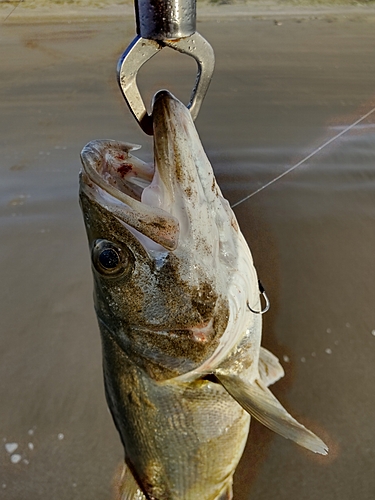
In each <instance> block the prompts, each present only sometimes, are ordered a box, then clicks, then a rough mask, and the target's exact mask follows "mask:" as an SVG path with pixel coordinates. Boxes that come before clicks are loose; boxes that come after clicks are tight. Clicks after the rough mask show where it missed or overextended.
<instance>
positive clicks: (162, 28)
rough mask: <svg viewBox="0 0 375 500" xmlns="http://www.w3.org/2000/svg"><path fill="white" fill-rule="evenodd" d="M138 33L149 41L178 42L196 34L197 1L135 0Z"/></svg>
mask: <svg viewBox="0 0 375 500" xmlns="http://www.w3.org/2000/svg"><path fill="white" fill-rule="evenodd" d="M135 11H136V20H137V33H138V35H139V36H141V37H142V38H147V39H149V40H159V41H162V40H176V39H179V38H184V37H187V36H190V35H192V34H193V33H195V29H196V0H135Z"/></svg>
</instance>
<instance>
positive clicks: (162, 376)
mask: <svg viewBox="0 0 375 500" xmlns="http://www.w3.org/2000/svg"><path fill="white" fill-rule="evenodd" d="M81 206H82V210H83V213H84V217H85V223H86V228H87V234H88V239H89V245H90V248H92V246H93V244H94V242H95V240H97V239H106V240H110V241H112V242H113V243H115V244H116V245H118V246H119V247H121V248H122V249H123V252H126V254H127V262H128V266H126V267H127V268H126V269H124V273H123V274H122V275H121V276H119V277H108V276H105V275H103V274H101V273H100V272H98V270H97V269H96V268H95V266H94V264H93V275H94V286H95V294H94V295H95V309H96V312H97V316H98V320H99V325H100V330H101V337H102V345H103V369H104V380H105V390H106V397H107V402H108V405H109V408H110V410H111V413H112V416H113V419H114V422H115V425H116V427H117V429H118V431H119V433H120V436H121V440H122V442H123V445H124V450H125V460H126V463H127V465H128V466H129V468H130V470H131V472H132V473H133V475H134V477H135V478H136V480H137V482H138V484H139V486H140V487H141V489H142V491H143V493H144V494H145V496H146V498H149V499H157V500H182V499H184V500H196V499H198V498H199V499H200V500H214V499H217V498H231V482H232V475H233V472H234V469H235V466H236V465H237V462H238V461H239V459H240V457H241V454H242V451H243V445H244V442H245V441H246V436H247V433H248V425H249V420H250V418H249V416H248V415H247V414H246V413H245V412H244V411H243V410H242V408H241V407H240V406H239V405H238V404H237V403H236V402H235V401H234V400H233V398H232V397H231V396H230V395H229V394H228V393H227V392H226V391H225V390H224V389H223V388H222V387H221V385H219V384H217V383H215V382H212V381H210V380H196V381H193V382H189V383H176V382H174V381H173V378H172V377H175V376H176V375H178V374H181V373H185V372H187V371H189V370H191V369H192V368H194V367H196V366H197V365H199V364H200V363H201V362H202V360H204V359H206V358H207V357H208V356H209V355H211V354H212V352H213V351H214V350H215V348H216V346H217V342H218V339H219V338H220V336H221V335H222V333H223V331H224V330H225V327H226V324H227V317H228V308H227V303H226V300H225V299H223V298H221V297H218V295H217V293H216V292H215V289H214V284H212V283H210V282H209V281H207V280H206V279H205V277H204V275H203V274H202V283H201V290H196V289H193V290H192V289H191V288H189V286H188V284H186V283H183V282H182V281H181V279H180V277H179V272H178V268H179V265H180V264H179V260H178V258H177V257H176V256H175V255H174V253H173V252H169V253H168V256H167V258H166V259H165V262H163V263H158V262H156V261H155V260H154V259H152V258H151V257H150V256H149V254H148V253H147V252H146V251H145V249H144V248H143V246H142V245H141V244H140V243H139V241H138V240H137V239H136V238H135V237H134V236H133V235H132V234H131V233H130V232H129V231H127V230H126V228H125V227H124V225H123V224H122V223H121V222H120V221H119V220H118V219H116V217H114V216H113V215H112V214H111V213H109V212H107V211H106V210H105V209H104V208H103V207H102V206H101V205H100V204H98V203H96V202H95V201H94V200H92V199H90V198H89V197H88V196H87V195H86V194H85V193H83V192H81ZM202 297H204V299H202ZM212 316H214V318H215V321H214V330H215V334H214V335H213V336H212V338H211V339H209V341H207V342H198V341H196V340H194V338H193V336H192V335H191V334H190V332H189V331H188V330H184V329H185V328H187V327H189V326H194V325H196V324H200V323H202V322H203V321H207V320H208V319H210V318H211V317H212ZM162 329H164V330H165V332H164V333H159V332H160V331H161V330H162Z"/></svg>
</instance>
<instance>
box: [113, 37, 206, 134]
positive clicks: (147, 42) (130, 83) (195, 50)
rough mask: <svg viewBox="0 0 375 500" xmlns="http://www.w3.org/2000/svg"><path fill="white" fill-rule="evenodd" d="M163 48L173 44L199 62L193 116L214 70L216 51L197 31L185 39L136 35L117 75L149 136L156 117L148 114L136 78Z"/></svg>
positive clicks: (175, 47) (123, 57) (134, 112)
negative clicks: (153, 118) (152, 38)
mask: <svg viewBox="0 0 375 500" xmlns="http://www.w3.org/2000/svg"><path fill="white" fill-rule="evenodd" d="M163 47H170V48H171V49H173V50H177V51H178V52H181V53H182V54H186V55H188V56H191V57H193V58H194V59H195V60H196V62H197V64H198V72H197V78H196V82H195V85H194V88H193V91H192V95H191V98H190V102H189V104H188V106H187V107H188V108H189V109H190V112H191V115H192V117H193V119H195V118H196V117H197V115H198V112H199V109H200V107H201V104H202V102H203V99H204V96H205V95H206V92H207V89H208V86H209V84H210V81H211V77H212V73H213V71H214V65H215V57H214V51H213V49H212V47H211V45H210V44H209V43H208V42H207V40H206V39H205V38H203V37H202V36H201V35H200V34H199V33H197V32H195V33H193V34H192V35H190V36H187V37H185V38H180V39H177V40H163V41H161V40H151V39H148V38H142V37H140V36H136V37H135V38H134V40H133V41H132V43H131V44H130V45H129V47H128V48H127V49H126V50H125V52H124V53H123V55H122V56H121V58H120V60H119V63H118V66H117V78H118V83H119V85H120V88H121V91H122V93H123V96H124V98H125V101H126V103H127V104H128V106H129V108H130V111H131V112H132V113H133V115H134V117H135V118H136V120H137V121H138V123H139V124H140V126H141V128H142V130H143V131H144V132H146V134H148V135H152V134H153V126H152V116H151V115H149V114H148V113H147V109H146V106H145V104H144V102H143V99H142V96H141V94H140V92H139V89H138V86H137V81H136V79H137V74H138V71H139V70H140V68H141V67H142V66H143V65H144V64H145V63H146V62H147V61H148V60H150V59H151V58H152V57H153V56H154V55H155V54H157V53H158V52H159V51H160V50H161V49H162V48H163Z"/></svg>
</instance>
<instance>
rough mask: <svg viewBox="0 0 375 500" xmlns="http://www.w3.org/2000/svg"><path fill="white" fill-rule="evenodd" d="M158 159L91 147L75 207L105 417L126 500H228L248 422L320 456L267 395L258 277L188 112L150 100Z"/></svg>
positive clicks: (272, 369)
mask: <svg viewBox="0 0 375 500" xmlns="http://www.w3.org/2000/svg"><path fill="white" fill-rule="evenodd" d="M152 117H153V138H154V139H153V143H154V162H153V163H151V164H150V163H146V162H143V161H142V160H140V159H139V158H137V157H135V156H134V155H133V151H134V150H136V149H137V148H138V146H135V145H133V144H128V143H125V142H120V141H115V140H95V141H92V142H90V143H89V144H88V145H87V146H85V148H84V149H83V151H82V153H81V160H82V170H81V173H80V204H81V208H82V212H83V217H84V222H85V227H86V232H87V237H88V243H89V249H90V253H91V262H92V272H93V281H94V306H95V311H96V315H97V319H98V324H99V328H100V332H101V341H102V352H103V374H104V385H105V394H106V400H107V404H108V407H109V409H110V412H111V414H112V417H113V420H114V423H115V426H116V428H117V431H118V433H119V435H120V438H121V441H122V444H123V447H124V457H125V458H124V463H125V466H124V471H123V474H122V479H121V496H120V498H121V499H122V500H146V499H147V500H196V499H198V498H199V499H200V500H229V499H231V498H232V496H233V492H232V484H233V474H234V471H235V469H236V467H237V464H238V462H239V460H240V458H241V456H242V453H243V450H244V447H245V444H246V441H247V437H248V432H249V426H250V418H251V416H253V417H254V418H256V419H257V420H259V421H260V422H261V423H262V424H264V425H265V426H267V427H269V428H270V429H272V430H273V431H275V432H277V433H278V434H280V435H282V436H284V437H286V438H288V439H291V440H293V441H295V442H296V443H298V444H299V445H301V446H303V447H305V448H307V449H309V450H311V451H313V452H315V453H320V454H323V455H324V454H326V453H327V451H328V448H327V446H326V444H325V443H324V442H323V441H322V440H321V439H320V438H319V437H317V436H316V435H315V434H314V433H313V432H311V431H310V430H308V429H307V428H305V427H304V426H303V425H302V424H300V423H299V422H297V421H296V420H295V419H294V418H293V417H292V416H291V415H290V414H289V413H288V412H287V410H286V409H285V408H284V407H283V406H282V405H281V403H280V402H279V401H278V400H277V399H276V397H275V396H274V395H273V394H272V392H271V391H270V390H269V388H268V387H269V386H270V385H271V384H273V383H274V382H276V381H277V380H279V379H280V378H281V377H282V376H283V375H284V370H283V368H282V366H281V364H280V363H279V361H278V359H277V358H276V356H274V355H273V354H272V353H271V352H269V351H268V350H266V349H265V348H263V347H261V335H262V315H261V314H259V313H258V312H259V311H260V309H261V305H260V293H259V287H258V277H257V273H256V270H255V267H254V263H253V259H252V255H251V252H250V250H249V247H248V244H247V242H246V240H245V238H244V236H243V235H242V233H241V231H240V228H239V225H238V222H237V220H236V217H235V215H234V212H233V211H232V209H231V207H230V205H229V202H228V201H227V200H226V199H225V198H224V197H223V195H222V193H221V190H220V188H219V186H218V184H217V182H216V179H215V175H214V172H213V169H212V166H211V164H210V162H209V160H208V158H207V155H206V153H205V151H204V149H203V146H202V144H201V141H200V138H199V135H198V132H197V130H196V128H195V125H194V122H193V120H192V118H191V115H190V112H189V110H188V109H187V107H186V106H185V105H184V104H183V103H182V102H180V101H179V100H178V99H177V98H176V97H174V96H173V95H172V94H171V93H170V92H168V91H166V90H163V91H159V92H158V93H157V94H156V95H155V96H154V100H153V106H152Z"/></svg>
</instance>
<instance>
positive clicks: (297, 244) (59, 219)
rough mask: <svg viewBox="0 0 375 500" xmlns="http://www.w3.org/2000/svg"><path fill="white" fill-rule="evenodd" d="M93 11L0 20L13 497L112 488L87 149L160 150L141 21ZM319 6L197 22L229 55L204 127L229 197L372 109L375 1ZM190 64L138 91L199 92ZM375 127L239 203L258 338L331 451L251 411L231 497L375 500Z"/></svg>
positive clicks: (176, 61) (283, 394)
mask: <svg viewBox="0 0 375 500" xmlns="http://www.w3.org/2000/svg"><path fill="white" fill-rule="evenodd" d="M99 17H100V16H99V15H98V16H96V17H95V16H93V17H90V16H88V17H87V18H86V19H84V18H82V17H80V18H74V17H71V18H70V17H65V18H60V20H58V19H56V20H54V21H51V19H49V20H46V19H45V20H44V22H43V23H38V22H35V20H34V22H31V21H30V20H29V19H28V20H27V21H25V18H23V19H21V17H20V18H15V19H13V20H12V21H11V22H10V21H9V22H7V23H6V24H3V25H2V27H1V33H0V37H1V40H0V41H1V45H2V50H1V53H0V61H1V64H0V87H1V92H2V100H1V120H0V143H1V151H2V155H1V177H2V180H1V185H0V189H1V191H0V193H1V205H0V207H1V208H0V210H1V219H0V224H1V234H2V246H1V250H2V251H1V254H0V266H1V281H2V286H1V294H2V296H1V302H0V304H1V305H0V307H1V318H2V321H1V324H2V327H1V338H0V341H1V348H0V374H1V377H0V401H1V418H0V440H2V442H3V444H2V447H1V449H0V470H1V472H0V492H1V494H0V497H1V498H4V499H9V500H16V499H17V500H19V499H20V498H28V500H37V499H41V498H56V499H59V500H63V499H74V498H77V499H78V498H79V499H89V498H90V499H91V498H92V499H94V498H95V499H96V500H100V499H103V500H104V499H109V498H111V481H112V478H113V477H114V473H115V469H116V467H117V466H118V464H119V463H120V462H121V459H122V449H121V445H120V442H119V439H118V436H117V433H116V431H115V429H114V426H113V423H112V420H111V417H110V415H109V413H108V411H107V409H106V404H105V399H104V391H103V381H102V373H101V348H100V341H99V333H98V328H97V325H96V319H95V316H94V311H93V305H92V282H91V274H90V273H91V271H90V263H89V254H88V249H87V243H86V239H85V231H84V227H83V223H82V216H81V213H80V210H79V206H78V193H77V191H78V171H79V168H80V162H79V153H80V150H81V149H82V147H83V146H84V145H85V144H86V143H87V142H88V141H89V140H91V139H94V138H113V139H122V140H126V141H129V142H134V143H138V144H142V146H143V150H142V151H143V153H142V154H143V158H144V159H150V158H151V151H152V145H151V142H150V139H149V138H148V137H146V136H145V135H143V134H142V132H141V131H140V129H139V128H138V127H137V125H136V123H135V122H134V120H133V118H132V116H131V115H130V113H129V111H128V110H127V108H126V106H125V104H124V102H123V100H122V98H121V95H120V92H119V90H118V88H117V83H116V79H115V67H116V62H117V58H118V56H119V54H120V53H121V52H122V50H123V49H124V48H125V46H126V45H127V43H128V41H129V40H130V39H131V38H132V36H133V34H134V22H133V20H132V18H130V17H125V16H124V17H123V18H121V19H117V18H116V17H112V18H105V20H100V19H99ZM313 17H314V16H310V15H308V16H302V17H298V16H292V15H289V16H284V17H283V19H282V20H281V21H279V24H277V23H275V22H274V21H275V19H274V18H273V16H265V18H264V19H252V17H251V16H248V17H247V18H242V17H241V16H239V17H236V16H233V17H232V18H231V19H229V20H224V19H223V17H217V18H214V19H209V17H208V16H206V17H204V16H203V18H202V20H200V22H199V24H198V28H199V31H200V32H201V33H202V34H203V35H204V36H205V37H206V38H207V39H208V40H209V41H210V42H211V44H212V45H213V47H214V50H215V53H216V58H217V64H216V71H215V75H214V79H213V81H212V84H211V87H210V89H209V93H208V95H207V98H206V100H205V102H204V105H203V108H202V110H201V113H200V115H199V117H198V120H197V127H198V130H199V132H200V134H201V138H202V141H203V144H204V145H205V147H206V150H207V152H208V155H209V157H210V159H211V160H212V163H213V165H214V167H215V171H216V173H217V178H218V181H219V183H220V185H221V187H222V189H223V192H224V194H225V195H226V196H227V198H228V199H229V200H230V201H231V203H237V202H239V201H240V200H242V199H243V198H244V197H246V196H248V195H249V194H250V193H252V192H254V191H255V190H256V189H257V188H259V187H260V186H262V185H264V184H265V183H266V182H268V181H270V180H271V179H273V178H274V177H275V176H277V175H279V174H280V173H281V172H283V171H285V169H287V168H288V167H290V166H291V165H293V164H296V163H297V162H298V161H299V160H301V159H302V158H304V157H306V156H307V155H308V154H309V153H311V152H312V151H314V150H315V149H316V148H317V147H318V146H319V145H321V144H323V143H324V142H325V141H327V139H329V138H330V137H333V136H335V135H336V134H337V133H339V132H340V131H342V130H344V128H345V127H346V126H348V125H350V124H351V123H353V122H355V121H356V120H357V119H358V118H360V117H361V116H363V115H364V114H365V113H366V112H368V111H370V110H371V109H372V108H373V107H374V106H375V84H374V82H375V67H374V64H373V62H374V60H375V43H374V41H375V40H374V39H375V35H374V24H373V21H372V18H371V16H363V15H362V14H353V15H350V16H349V17H348V16H347V15H346V14H345V15H344V14H340V15H332V14H330V15H329V16H323V17H321V18H319V19H314V18H313ZM317 17H319V16H317ZM280 23H281V24H280ZM164 52H165V53H164ZM194 76H195V67H194V65H193V63H192V62H191V61H190V60H185V58H183V57H182V56H179V55H177V54H174V53H172V52H168V53H166V51H163V52H162V53H161V54H159V55H158V59H157V60H156V58H155V59H154V60H153V61H150V63H149V64H147V65H146V66H145V67H144V68H143V70H142V73H141V84H142V85H141V87H142V89H143V92H144V95H145V96H146V99H147V100H149V99H150V98H151V96H152V93H153V92H154V91H156V90H158V89H159V88H162V87H167V88H169V89H170V90H171V91H173V92H174V93H175V94H176V95H178V96H180V97H181V98H183V99H185V100H187V99H188V95H189V92H190V89H191V86H192V83H193V80H194ZM374 132H375V113H373V114H371V115H370V116H369V117H368V118H367V119H366V120H364V121H363V122H362V123H361V124H359V125H358V126H356V127H354V128H353V129H352V130H351V131H349V132H347V133H346V134H344V135H343V136H342V137H341V138H339V139H337V140H335V141H334V142H333V143H332V144H330V145H328V146H327V147H326V148H325V149H324V150H322V151H321V152H320V153H318V154H316V155H315V156H314V157H313V158H312V159H311V160H309V161H308V162H306V163H304V164H303V165H302V166H301V167H299V168H298V169H296V170H295V171H294V172H293V173H291V174H290V175H289V176H286V177H285V178H283V179H281V180H280V181H278V182H277V183H275V184H273V185H272V186H270V187H269V188H267V189H265V190H264V191H262V192H260V193H258V194H256V195H254V196H253V197H251V198H249V199H248V200H247V201H244V202H241V203H240V204H239V205H238V206H237V207H236V209H235V211H236V214H237V215H238V218H239V222H240V225H241V228H242V230H243V232H244V234H245V236H246V238H247V240H248V242H249V244H250V247H251V249H252V251H253V255H254V259H255V263H256V266H257V269H258V272H259V275H260V277H261V279H262V281H263V284H264V285H265V287H266V289H267V292H268V295H269V297H270V300H271V310H270V312H269V313H267V314H266V315H265V317H264V322H265V327H264V334H263V344H264V345H265V346H267V347H269V348H270V349H271V350H272V351H273V352H275V354H277V355H278V356H279V357H280V359H281V360H282V362H283V365H284V367H285V370H286V376H285V378H284V379H283V380H281V381H280V382H278V383H277V384H276V385H275V386H274V392H275V394H276V395H277V396H278V397H279V399H280V400H281V401H282V402H283V403H284V404H285V406H286V407H287V408H288V409H290V410H291V411H292V412H293V414H294V415H295V416H297V417H298V418H299V419H300V420H301V421H302V422H304V423H305V424H306V425H307V426H309V427H311V429H313V430H314V431H316V432H317V433H318V434H319V435H320V436H322V437H323V438H324V439H325V440H326V441H327V443H328V444H329V446H330V448H331V453H330V455H329V456H328V457H317V456H315V455H313V454H311V453H308V452H306V451H304V450H302V449H300V448H299V447H298V446H297V445H295V444H293V443H291V442H289V441H286V440H284V439H283V438H281V437H279V436H276V435H275V434H273V433H272V432H271V431H268V430H267V429H265V428H263V427H261V426H260V425H259V424H257V423H256V422H253V423H252V428H251V434H250V440H249V443H248V446H247V448H246V451H245V454H244V457H243V460H242V462H241V464H240V466H239V468H238V471H237V474H236V478H235V498H236V499H237V500H245V499H246V500H250V499H251V500H255V499H267V500H273V499H274V500H276V499H277V500H290V499H297V498H301V499H304V500H318V499H319V500H332V499H340V500H352V499H353V498H356V500H372V499H373V498H374V496H375V478H374V474H373V464H374V458H375V457H374V454H375V451H374V449H375V446H374V445H375V428H374V425H373V416H374V414H375V398H374V389H373V381H374V377H375V308H374V298H375V290H374V287H375V285H374V283H375V266H374V257H373V254H374V250H373V249H374V248H375V231H374V220H375V207H374V200H375V197H374V190H375V176H374V167H375V135H374ZM12 443H16V444H17V445H18V448H17V449H16V450H14V446H13V447H12V446H9V445H10V444H12ZM5 445H8V447H7V448H8V450H9V451H13V453H12V454H11V453H10V452H9V451H7V448H6V446H5ZM17 455H18V456H19V457H20V461H19V462H18V463H12V459H11V456H13V457H16V458H13V461H17V460H18V457H17Z"/></svg>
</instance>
